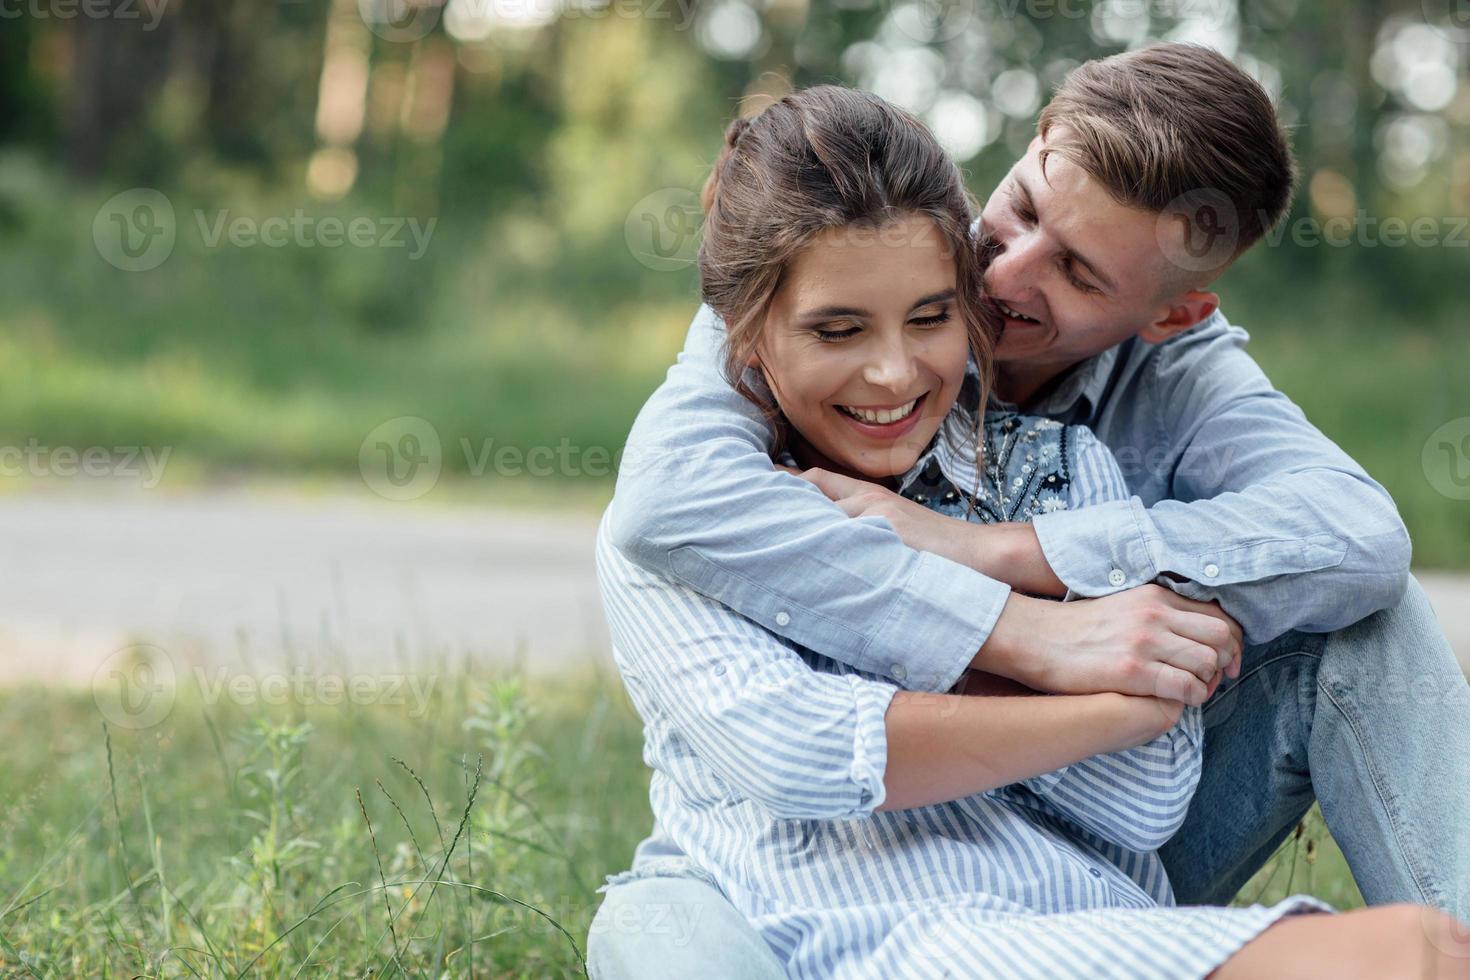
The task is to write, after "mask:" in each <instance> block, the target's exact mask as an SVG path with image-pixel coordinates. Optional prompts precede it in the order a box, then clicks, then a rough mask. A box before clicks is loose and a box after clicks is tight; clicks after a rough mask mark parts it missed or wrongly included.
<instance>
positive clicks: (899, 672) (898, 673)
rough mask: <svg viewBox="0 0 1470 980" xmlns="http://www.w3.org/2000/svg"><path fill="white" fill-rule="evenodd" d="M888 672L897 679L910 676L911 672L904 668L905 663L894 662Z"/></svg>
mask: <svg viewBox="0 0 1470 980" xmlns="http://www.w3.org/2000/svg"><path fill="white" fill-rule="evenodd" d="M888 672H889V673H890V674H892V675H893V679H894V680H896V681H901V680H903V679H904V678H905V677H907V676H909V672H908V671H907V670H905V669H904V666H903V664H894V665H893V666H892V667H890V668H889V670H888Z"/></svg>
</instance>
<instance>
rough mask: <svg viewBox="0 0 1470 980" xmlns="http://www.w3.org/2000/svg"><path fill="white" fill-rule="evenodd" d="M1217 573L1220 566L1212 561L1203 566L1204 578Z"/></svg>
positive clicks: (1211, 576) (1212, 576)
mask: <svg viewBox="0 0 1470 980" xmlns="http://www.w3.org/2000/svg"><path fill="white" fill-rule="evenodd" d="M1219 574H1220V566H1219V565H1216V564H1215V563H1214V562H1210V563H1209V564H1208V565H1206V566H1205V578H1214V577H1215V576H1216V575H1219Z"/></svg>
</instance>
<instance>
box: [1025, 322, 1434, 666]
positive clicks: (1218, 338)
mask: <svg viewBox="0 0 1470 980" xmlns="http://www.w3.org/2000/svg"><path fill="white" fill-rule="evenodd" d="M1248 339H1249V337H1248V335H1247V334H1246V332H1245V331H1244V330H1241V329H1240V328H1238V327H1232V326H1230V325H1229V324H1227V323H1226V322H1225V321H1224V318H1223V317H1220V316H1219V315H1218V314H1217V315H1216V317H1215V318H1213V319H1212V320H1210V321H1207V322H1206V323H1204V324H1201V325H1200V326H1198V327H1196V328H1194V329H1193V330H1191V331H1189V332H1187V333H1184V334H1182V335H1180V336H1177V337H1175V338H1173V339H1171V340H1169V341H1167V342H1165V343H1164V344H1162V345H1160V346H1159V348H1158V349H1156V350H1153V351H1151V356H1150V357H1149V358H1148V362H1147V363H1146V364H1145V365H1144V366H1143V368H1142V370H1143V371H1144V372H1145V374H1144V375H1143V376H1142V377H1140V378H1139V379H1138V384H1137V387H1136V388H1134V389H1132V392H1133V395H1134V396H1136V397H1139V398H1141V399H1146V400H1147V405H1146V406H1143V407H1142V410H1144V411H1146V412H1147V413H1149V416H1151V418H1152V420H1153V428H1154V432H1153V433H1152V434H1151V435H1150V434H1147V433H1142V432H1140V433H1137V436H1138V439H1139V441H1140V442H1142V443H1144V444H1143V445H1138V446H1120V445H1117V444H1116V441H1115V440H1113V438H1112V437H1111V436H1110V434H1109V433H1108V432H1107V431H1106V430H1104V431H1102V432H1101V433H1100V434H1101V435H1102V437H1103V438H1104V440H1105V441H1109V444H1110V448H1112V449H1113V451H1114V452H1115V453H1116V454H1118V455H1119V456H1120V458H1123V460H1124V469H1125V472H1126V471H1127V470H1128V469H1129V467H1130V465H1134V466H1159V467H1163V468H1165V469H1166V472H1162V473H1159V474H1157V475H1159V476H1162V477H1165V478H1166V480H1167V494H1166V496H1167V497H1168V498H1169V499H1165V500H1160V501H1159V502H1157V503H1155V504H1154V505H1153V506H1151V507H1145V506H1144V505H1143V502H1142V501H1141V500H1140V499H1139V498H1138V497H1133V498H1132V499H1131V500H1125V501H1117V502H1114V503H1109V504H1104V505H1102V506H1100V507H1096V508H1092V509H1089V510H1088V511H1087V512H1086V513H1085V514H1083V513H1065V512H1063V513H1056V514H1048V515H1043V516H1042V517H1039V518H1038V519H1037V520H1036V521H1035V524H1034V528H1035V534H1036V537H1037V541H1038V544H1039V547H1040V548H1041V550H1042V551H1043V553H1044V554H1045V557H1046V560H1047V562H1048V564H1049V565H1050V566H1051V568H1052V569H1053V570H1054V571H1055V573H1056V574H1057V576H1058V577H1059V578H1060V579H1061V580H1062V581H1063V582H1064V583H1066V585H1067V586H1068V587H1069V588H1071V589H1072V590H1074V591H1075V592H1077V593H1079V594H1081V595H1087V596H1099V595H1106V594H1109V593H1112V592H1116V591H1118V590H1119V589H1127V588H1130V587H1132V586H1135V585H1138V584H1140V583H1142V582H1153V581H1159V582H1162V583H1164V584H1166V585H1168V587H1169V588H1171V589H1173V590H1174V591H1176V592H1178V593H1179V594H1181V595H1184V596H1187V597H1189V598H1192V599H1198V600H1202V601H1209V600H1218V601H1219V603H1220V605H1221V607H1223V608H1224V610H1225V611H1226V612H1227V613H1229V614H1230V615H1231V616H1233V617H1234V618H1235V619H1236V620H1237V621H1239V623H1240V625H1241V626H1242V627H1243V628H1244V630H1245V634H1246V636H1247V637H1248V638H1249V639H1250V640H1252V641H1255V642H1263V641H1265V640H1269V639H1271V638H1273V637H1276V636H1279V635H1280V634H1282V633H1284V632H1286V631H1287V630H1290V629H1299V630H1304V631H1307V632H1331V631H1333V630H1336V629H1340V628H1342V627H1344V626H1348V625H1350V624H1352V623H1355V622H1357V621H1358V620H1359V619H1362V618H1363V617H1365V616H1367V615H1370V614H1372V613H1374V612H1377V611H1378V610H1380V609H1385V608H1387V607H1389V606H1391V605H1393V604H1394V603H1395V602H1397V601H1398V599H1399V598H1400V597H1401V596H1402V595H1403V592H1404V589H1405V588H1406V587H1407V582H1408V573H1409V556H1410V543H1409V537H1408V532H1407V531H1406V530H1405V528H1404V524H1403V521H1402V520H1401V519H1400V518H1399V515H1398V511H1397V509H1396V508H1395V506H1394V503H1393V500H1392V498H1391V497H1389V495H1388V493H1387V491H1385V490H1384V489H1383V487H1382V486H1380V485H1379V484H1378V483H1376V482H1375V481H1374V480H1373V479H1371V478H1370V477H1369V476H1368V475H1367V473H1365V472H1364V471H1363V468H1362V467H1360V466H1359V465H1358V464H1357V463H1355V462H1354V461H1353V460H1352V459H1351V458H1350V457H1349V456H1348V455H1347V454H1346V453H1344V452H1343V451H1342V450H1341V449H1339V448H1338V447H1337V446H1336V445H1335V444H1333V442H1332V441H1331V440H1329V439H1328V438H1327V437H1326V436H1324V435H1323V434H1322V433H1321V432H1320V431H1319V430H1318V429H1317V428H1316V427H1315V426H1313V425H1312V424H1311V423H1310V422H1308V421H1307V419H1306V417H1305V416H1304V415H1303V414H1302V411H1301V409H1299V408H1297V406H1296V405H1294V404H1292V402H1291V401H1290V399H1288V398H1287V397H1286V396H1285V395H1283V394H1282V393H1280V392H1279V391H1276V390H1275V389H1274V388H1272V387H1271V384H1270V382H1269V381H1268V380H1267V379H1266V376H1265V375H1264V374H1263V373H1262V371H1261V369H1260V368H1259V367H1258V366H1257V365H1256V363H1255V361H1254V360H1252V359H1251V357H1250V356H1249V355H1248V354H1247V353H1246V352H1245V349H1244V348H1245V344H1246V341H1247V340H1248ZM1149 416H1140V417H1149ZM1140 428H1142V427H1140ZM1125 453H1126V454H1128V455H1127V456H1125V455H1124V454H1125ZM1144 475H1145V476H1147V475H1148V474H1146V473H1145V474H1144ZM1118 573H1121V574H1118Z"/></svg>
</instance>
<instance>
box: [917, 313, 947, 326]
mask: <svg viewBox="0 0 1470 980" xmlns="http://www.w3.org/2000/svg"><path fill="white" fill-rule="evenodd" d="M909 322H910V323H912V324H914V325H916V326H920V327H937V326H939V324H941V323H948V322H949V310H948V309H943V310H940V311H939V312H937V313H931V314H929V315H927V316H916V317H913V318H912V319H910V320H909Z"/></svg>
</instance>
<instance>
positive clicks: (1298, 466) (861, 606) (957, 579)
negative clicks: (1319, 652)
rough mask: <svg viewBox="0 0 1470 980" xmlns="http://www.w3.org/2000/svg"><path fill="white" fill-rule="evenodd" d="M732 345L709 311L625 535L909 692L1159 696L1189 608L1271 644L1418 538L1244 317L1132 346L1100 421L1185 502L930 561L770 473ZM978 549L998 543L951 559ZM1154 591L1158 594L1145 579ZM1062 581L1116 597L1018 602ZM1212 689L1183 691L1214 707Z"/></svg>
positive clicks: (1365, 586)
mask: <svg viewBox="0 0 1470 980" xmlns="http://www.w3.org/2000/svg"><path fill="white" fill-rule="evenodd" d="M722 336H723V329H722V327H721V325H720V322H719V319H718V317H716V316H715V315H714V314H713V312H712V311H710V310H709V309H708V308H701V310H700V312H699V314H698V316H697V317H696V319H695V323H694V324H693V326H692V327H691V330H690V333H689V338H688V342H687V344H686V348H685V351H684V353H683V354H681V355H680V359H679V363H678V364H676V365H675V366H674V367H673V368H672V369H671V370H670V372H669V376H668V380H667V381H666V382H665V383H664V385H663V386H662V387H661V388H660V389H659V390H658V391H657V392H656V393H655V394H654V396H653V397H652V398H651V399H650V400H649V402H648V404H647V405H646V406H645V407H644V410H643V412H642V413H641V414H640V415H639V419H638V422H637V424H636V425H635V426H634V429H633V432H632V433H631V435H630V437H629V441H628V447H627V451H626V453H625V457H624V462H623V466H622V469H621V471H620V473H619V477H618V492H617V499H616V500H615V502H614V504H613V509H612V511H611V517H612V530H613V539H614V542H615V543H616V544H617V546H618V547H619V549H620V550H622V551H623V552H624V553H625V554H626V555H628V556H629V557H630V558H632V559H633V560H634V561H635V562H637V563H638V564H640V565H642V566H644V567H646V568H649V569H651V570H654V571H657V572H660V573H661V574H666V575H669V576H670V577H672V578H674V579H675V580H676V581H679V582H680V583H682V584H684V585H686V586H689V587H690V588H693V589H695V590H697V591H700V592H702V593H704V594H706V595H709V596H711V597H713V598H716V599H718V600H720V601H721V602H723V603H725V604H726V605H728V606H729V607H730V608H732V609H735V610H737V611H739V612H741V613H742V614H744V615H746V616H749V617H750V618H751V619H753V620H755V621H756V622H758V623H760V624H761V625H763V626H766V627H767V628H768V629H771V630H773V631H774V632H776V633H778V634H780V635H782V636H786V637H788V638H790V639H792V640H794V641H796V642H798V643H800V644H802V645H804V646H806V647H808V648H810V649H814V650H817V651H819V652H821V653H823V654H825V655H828V656H832V657H834V658H836V659H839V660H841V661H843V662H845V663H848V664H851V665H853V666H856V667H859V668H860V669H863V670H867V671H870V672H873V673H877V674H880V675H883V676H887V677H891V678H893V679H894V680H896V681H899V682H900V683H901V684H903V686H905V687H907V688H910V689H918V690H929V691H943V690H947V689H948V688H949V687H950V685H952V684H953V682H954V681H955V680H956V679H957V678H958V677H959V676H960V674H961V672H962V671H963V670H964V669H965V668H966V667H968V666H974V667H977V668H981V669H985V670H989V671H992V672H995V673H999V674H1003V675H1005V676H1008V677H1013V678H1015V679H1017V680H1020V681H1022V682H1023V683H1026V684H1028V685H1029V686H1031V687H1037V688H1044V689H1046V690H1052V691H1081V690H1103V689H1112V690H1119V691H1129V692H1132V693H1140V694H1143V693H1154V692H1156V691H1159V690H1161V688H1160V687H1159V686H1158V682H1159V676H1157V675H1155V676H1150V674H1149V671H1150V669H1151V668H1150V665H1151V664H1153V665H1161V664H1162V665H1165V667H1167V665H1168V659H1167V658H1168V654H1167V652H1166V650H1167V648H1168V647H1169V646H1170V645H1171V644H1172V643H1174V640H1172V639H1171V638H1170V636H1169V635H1167V633H1166V631H1164V630H1163V629H1161V628H1160V627H1159V625H1158V624H1159V622H1160V621H1161V620H1164V619H1168V618H1169V617H1170V616H1172V615H1173V614H1174V613H1175V612H1178V611H1182V610H1189V611H1194V612H1196V613H1198V612H1202V611H1204V610H1202V609H1201V608H1200V607H1199V606H1190V605H1188V604H1185V603H1183V602H1182V600H1185V599H1188V600H1198V601H1201V602H1204V601H1209V600H1214V601H1216V602H1218V603H1219V607H1222V608H1223V610H1224V611H1225V612H1226V613H1228V614H1229V615H1230V616H1231V617H1233V618H1234V619H1235V620H1238V621H1239V623H1240V624H1241V625H1243V626H1244V627H1245V630H1244V633H1245V635H1246V636H1248V637H1249V638H1250V639H1252V640H1254V641H1261V640H1265V639H1269V638H1271V637H1273V636H1276V635H1279V634H1280V633H1281V632H1284V631H1285V630H1288V629H1293V628H1295V629H1305V630H1330V629H1335V628H1338V627H1339V626H1343V625H1347V624H1350V623H1352V622H1356V621H1357V620H1358V619H1361V618H1362V617H1364V616H1367V615H1369V614H1371V613H1372V612H1375V611H1377V610H1378V609H1381V608H1385V607H1387V606H1388V605H1391V604H1392V603H1393V602H1394V601H1395V600H1396V598H1397V597H1398V595H1400V594H1401V593H1402V591H1403V588H1404V587H1405V583H1406V581H1407V569H1408V554H1409V546H1408V538H1407V534H1406V533H1405V531H1404V529H1403V524H1402V522H1401V521H1400V520H1399V518H1398V515H1397V512H1396V510H1395V509H1394V507H1393V503H1392V501H1391V500H1390V499H1389V498H1388V496H1387V494H1386V493H1385V492H1384V491H1383V490H1382V488H1381V487H1379V486H1378V485H1377V484H1376V483H1374V482H1373V481H1372V480H1371V479H1369V478H1368V477H1367V476H1366V474H1364V473H1363V471H1362V469H1361V468H1360V467H1358V466H1357V465H1356V464H1355V463H1354V462H1353V461H1352V460H1351V459H1350V458H1348V457H1347V456H1346V454H1344V453H1343V452H1342V451H1341V450H1340V449H1338V448H1337V447H1336V446H1334V445H1333V444H1332V443H1331V442H1330V441H1329V440H1327V439H1326V438H1325V437H1324V436H1323V435H1322V434H1321V433H1320V432H1318V431H1317V430H1316V429H1315V428H1313V427H1312V426H1311V425H1310V424H1309V423H1308V422H1306V420H1305V418H1304V417H1302V415H1301V412H1300V410H1299V409H1297V408H1296V407H1295V406H1294V405H1292V404H1291V402H1290V401H1289V400H1287V399H1286V398H1285V397H1284V396H1282V395H1281V394H1280V393H1278V392H1275V391H1274V390H1273V389H1271V387H1270V385H1269V383H1268V382H1267V381H1266V380H1265V378H1264V375H1262V374H1261V373H1260V370H1259V368H1257V367H1256V366H1255V364H1254V362H1253V361H1252V360H1251V359H1250V357H1249V356H1248V355H1247V354H1246V353H1245V352H1244V350H1243V349H1242V348H1243V344H1244V338H1245V334H1244V331H1241V330H1239V329H1238V328H1235V327H1231V326H1229V325H1228V324H1227V323H1225V321H1224V320H1223V318H1221V317H1219V316H1218V315H1217V316H1216V317H1215V318H1214V319H1212V320H1211V321H1207V322H1206V323H1205V324H1201V325H1200V326H1198V327H1196V328H1194V330H1192V331H1190V332H1188V333H1186V334H1184V335H1182V336H1180V337H1176V338H1174V339H1173V340H1171V341H1170V342H1169V343H1168V344H1166V345H1162V347H1163V348H1168V349H1167V350H1164V349H1162V348H1161V349H1157V350H1153V349H1150V350H1148V351H1144V353H1143V354H1139V355H1137V357H1135V360H1136V361H1137V363H1136V364H1133V365H1131V366H1130V371H1131V373H1129V372H1122V373H1123V374H1125V375H1126V377H1125V378H1124V380H1123V382H1122V384H1126V385H1127V390H1126V391H1121V392H1115V393H1114V394H1113V396H1112V398H1111V403H1112V404H1113V405H1115V406H1122V407H1120V408H1118V409H1117V411H1116V413H1115V417H1114V416H1106V413H1105V417H1103V418H1101V419H1100V420H1099V422H1098V426H1097V428H1098V431H1099V433H1100V434H1101V436H1102V438H1103V440H1104V441H1105V442H1108V443H1109V444H1110V446H1111V447H1112V448H1113V449H1114V451H1115V452H1116V453H1117V454H1118V456H1119V458H1120V462H1121V463H1122V467H1123V472H1124V474H1125V476H1127V477H1128V480H1129V483H1130V484H1132V485H1135V486H1139V485H1143V484H1146V483H1149V481H1150V480H1151V481H1152V483H1153V485H1154V490H1155V492H1151V493H1150V494H1149V495H1150V496H1151V497H1154V496H1159V497H1162V496H1168V495H1174V496H1177V497H1178V498H1179V499H1176V500H1163V499H1160V500H1158V501H1157V502H1156V503H1155V504H1154V505H1153V506H1152V507H1145V506H1144V505H1143V502H1142V500H1141V499H1140V498H1139V497H1136V496H1135V497H1133V498H1131V499H1125V500H1118V501H1115V502H1111V503H1107V504H1105V505H1102V506H1100V507H1095V508H1089V509H1088V510H1087V511H1086V513H1085V514H1084V513H1083V512H1081V511H1063V512H1059V513H1055V514H1048V515H1043V516H1042V517H1040V518H1038V519H1037V521H1036V523H1035V524H1034V525H1005V526H994V527H980V526H978V525H972V526H971V530H969V531H967V532H966V534H967V535H969V537H966V538H963V539H961V538H959V537H958V536H955V535H951V534H949V533H948V532H947V531H946V532H945V533H943V534H941V535H940V536H939V543H938V544H932V545H931V544H927V543H925V542H924V541H921V540H918V539H917V538H916V539H915V540H916V541H918V544H917V547H921V548H932V551H916V550H914V549H912V548H910V547H909V546H908V544H906V543H905V541H907V540H908V539H909V538H910V537H911V535H909V534H908V533H906V532H905V531H902V530H899V529H897V528H896V526H895V525H894V524H893V523H891V522H890V521H888V520H886V519H883V518H882V515H880V514H869V515H868V516H860V517H859V518H858V519H856V520H850V519H848V514H847V513H845V512H844V511H843V510H842V509H839V508H838V507H836V506H834V505H832V504H831V503H830V502H829V501H828V500H826V498H825V495H824V494H822V493H821V492H820V491H818V489H817V488H816V487H815V486H813V485H812V484H810V483H807V482H806V481H802V480H800V479H798V478H796V477H794V476H792V475H790V474H787V473H784V472H782V471H780V470H777V469H775V468H774V467H772V465H771V463H770V460H769V456H768V455H767V453H768V450H769V440H770V430H769V427H768V426H767V424H766V423H765V421H764V419H762V417H761V416H760V413H759V412H758V411H757V410H756V409H755V408H754V406H752V405H750V404H749V403H748V402H746V400H745V399H743V398H742V397H741V396H740V395H739V394H737V393H736V392H734V391H733V390H732V389H731V388H730V387H729V385H728V384H726V382H725V381H724V379H723V378H722V377H721V376H720V370H719V367H718V361H719V345H720V343H721V339H722ZM1140 349H1141V348H1140ZM1165 355H1167V356H1165ZM1124 409H1126V410H1127V413H1131V414H1125V413H1124ZM896 530H898V533H895V531H896ZM900 534H903V537H902V538H901V537H900ZM960 540H968V541H980V542H984V543H985V545H986V546H985V547H983V548H980V549H978V550H977V549H969V550H967V551H965V552H964V553H956V552H955V550H954V547H955V542H957V541H960ZM752 542H756V544H754V545H753V544H752ZM913 543H915V542H914V541H909V544H913ZM946 555H947V556H948V559H946V558H945V557H941V556H946ZM966 555H969V556H971V558H970V559H967V558H966ZM977 568H980V569H983V570H984V572H985V573H982V572H981V571H977ZM1212 572H1213V574H1211V573H1212ZM1002 576H1005V580H1002ZM1048 580H1050V582H1051V584H1050V586H1049V587H1048V586H1047V581H1048ZM1149 582H1157V583H1161V585H1160V586H1156V587H1152V588H1148V589H1138V588H1137V587H1138V586H1140V585H1142V584H1144V583H1149ZM1061 584H1065V585H1068V586H1070V587H1071V589H1072V591H1073V594H1074V595H1083V596H1095V597H1102V596H1106V598H1097V599H1094V600H1093V601H1092V602H1091V603H1090V604H1087V603H1079V604H1075V605H1079V606H1086V607H1088V608H1086V609H1085V610H1083V611H1077V610H1071V609H1067V607H1069V606H1073V605H1074V604H1072V603H1067V604H1065V605H1058V604H1056V603H1051V602H1046V601H1044V600H1037V599H1031V598H1029V597H1027V596H1023V595H1019V594H1015V593H1013V592H1012V586H1013V585H1014V586H1015V587H1016V588H1019V589H1022V590H1025V591H1029V592H1035V593H1038V594H1051V595H1056V594H1059V593H1060V589H1059V588H1058V587H1057V586H1059V585H1061ZM1162 586H1167V587H1168V588H1167V590H1166V589H1165V588H1163V587H1162ZM1168 590H1172V594H1170V593H1169V592H1168ZM1063 610H1067V611H1065V612H1064V611H1063ZM1171 610H1172V611H1171ZM1063 619H1069V621H1068V622H1066V623H1065V624H1063V622H1062V620H1063ZM1084 620H1085V621H1084ZM1109 629H1111V630H1113V635H1112V636H1107V631H1108V630H1109ZM1079 633H1081V634H1085V635H1088V636H1092V637H1096V638H1098V641H1099V642H1100V643H1101V642H1108V643H1114V642H1115V641H1117V642H1121V643H1122V645H1121V646H1116V645H1115V646H1113V647H1111V648H1110V650H1109V651H1108V652H1107V653H1106V654H1105V656H1106V657H1107V658H1108V659H1109V660H1110V661H1111V662H1112V663H1113V664H1114V665H1115V667H1116V669H1112V670H1108V671H1106V672H1107V674H1108V676H1107V678H1106V682H1105V683H1103V684H1101V685H1095V682H1096V680H1097V677H1096V671H1095V670H1093V669H1086V670H1084V671H1082V672H1079V669H1078V668H1079V662H1078V661H1077V660H1076V659H1075V658H1071V657H1069V656H1066V652H1067V648H1068V644H1069V639H1068V638H1069V637H1075V636H1077V635H1079ZM1170 676H1171V677H1172V679H1173V681H1174V682H1175V684H1176V687H1177V686H1183V685H1187V684H1188V681H1187V680H1186V679H1184V678H1182V677H1181V676H1179V675H1170ZM1200 693H1201V692H1200V689H1199V687H1198V686H1192V687H1191V690H1190V692H1189V693H1188V694H1187V695H1186V697H1187V698H1188V700H1189V701H1190V702H1191V703H1198V697H1199V695H1200Z"/></svg>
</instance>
